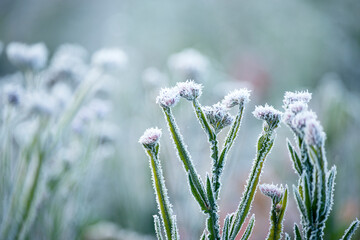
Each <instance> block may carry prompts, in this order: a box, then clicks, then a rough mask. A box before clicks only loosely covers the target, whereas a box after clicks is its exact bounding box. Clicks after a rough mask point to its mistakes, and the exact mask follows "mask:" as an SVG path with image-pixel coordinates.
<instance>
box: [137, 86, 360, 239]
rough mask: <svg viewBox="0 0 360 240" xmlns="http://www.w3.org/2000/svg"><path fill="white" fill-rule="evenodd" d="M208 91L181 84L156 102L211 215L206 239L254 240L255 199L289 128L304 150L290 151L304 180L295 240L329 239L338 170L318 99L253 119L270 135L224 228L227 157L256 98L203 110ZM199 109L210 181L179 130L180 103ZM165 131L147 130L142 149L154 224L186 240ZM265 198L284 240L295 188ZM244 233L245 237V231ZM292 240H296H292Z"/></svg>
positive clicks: (240, 95)
mask: <svg viewBox="0 0 360 240" xmlns="http://www.w3.org/2000/svg"><path fill="white" fill-rule="evenodd" d="M202 89H203V86H202V85H201V84H198V83H196V82H194V81H186V82H179V83H177V84H176V86H175V87H172V88H163V89H161V90H160V94H159V96H158V97H157V98H156V102H157V103H158V104H159V105H160V107H161V108H162V110H163V112H164V115H165V119H166V122H167V124H168V130H169V132H170V135H171V138H172V140H173V142H174V148H175V150H176V152H177V154H178V157H179V159H180V160H181V162H182V163H183V167H184V170H185V174H186V175H187V178H188V184H189V189H190V192H191V194H192V195H193V197H194V199H195V201H196V202H197V203H198V205H199V207H200V210H201V211H202V212H203V213H204V214H205V215H206V217H207V219H206V228H205V230H204V232H203V234H202V236H201V237H200V239H211V240H212V239H222V240H228V239H232V240H234V239H240V238H237V237H239V236H238V235H239V233H240V232H242V234H241V239H242V240H243V239H249V238H250V236H251V233H252V230H253V227H254V224H255V216H254V215H252V216H251V217H250V219H249V220H248V221H246V219H247V218H248V216H249V214H250V210H251V206H252V202H253V200H254V197H255V193H256V189H257V188H258V185H259V182H260V176H261V172H262V169H263V165H264V162H265V161H266V158H267V156H268V154H269V152H270V151H271V149H272V147H273V144H274V141H275V137H276V129H277V128H278V127H279V125H280V124H281V122H284V123H285V124H286V125H287V126H289V128H290V129H291V130H292V131H293V133H294V135H295V140H296V142H297V145H298V149H297V150H296V149H295V148H294V147H293V145H292V144H291V143H290V141H288V142H287V146H288V149H289V152H290V157H291V159H292V161H293V165H294V169H295V171H296V173H297V174H298V176H299V180H298V183H297V186H295V185H294V186H293V191H294V196H295V199H296V203H297V206H298V209H299V211H300V215H301V230H300V228H299V227H298V225H297V224H295V227H294V239H296V240H298V239H304V240H305V239H306V240H310V239H311V240H315V239H323V236H324V232H323V231H324V228H325V223H326V220H327V218H328V216H329V214H330V211H331V206H332V204H333V196H334V184H335V175H336V167H335V166H334V167H332V168H331V169H330V170H328V168H327V160H326V156H325V150H324V143H325V133H324V132H323V129H322V127H321V125H320V122H319V121H318V120H317V117H316V114H315V113H314V112H312V111H310V110H308V106H307V103H308V102H309V101H310V99H311V94H310V93H308V92H294V93H293V92H286V94H285V97H284V101H283V102H284V106H283V107H284V110H285V112H284V113H283V112H280V111H279V110H276V109H275V108H274V107H272V106H269V105H267V104H265V105H264V106H257V107H256V108H255V110H254V111H253V115H254V117H255V118H257V119H259V120H262V121H263V127H262V132H261V133H260V136H259V138H258V141H257V145H256V154H255V158H254V161H253V166H252V169H251V171H250V173H249V177H248V180H247V184H246V186H245V189H244V192H243V195H242V198H241V199H240V202H239V205H238V208H237V209H236V210H235V211H234V212H233V213H229V214H228V215H226V217H225V219H224V222H223V224H222V227H221V225H220V217H219V211H220V210H219V204H218V200H219V194H220V190H221V187H222V184H221V176H222V173H223V169H224V166H225V163H226V158H227V154H228V153H229V150H230V149H231V147H232V145H233V144H234V142H235V140H236V137H237V135H238V133H239V129H240V125H241V121H242V116H243V112H244V109H245V106H246V105H247V103H248V102H249V100H250V91H249V90H247V89H238V90H234V91H232V92H230V93H229V94H228V95H227V96H225V97H224V99H223V100H222V101H220V102H218V103H216V104H214V105H212V106H202V105H201V104H200V102H199V98H200V96H201V94H202ZM181 98H184V99H185V100H187V101H189V102H191V104H192V106H193V109H194V113H195V116H196V118H197V119H198V121H199V123H200V126H201V128H202V129H203V130H204V132H205V135H206V137H207V140H208V143H209V145H210V151H211V155H210V157H211V160H212V170H211V175H210V174H208V173H207V174H206V177H205V180H203V178H201V177H200V175H199V174H198V173H197V171H196V168H195V165H194V162H193V160H192V158H191V155H190V153H189V151H188V150H187V145H186V143H185V141H184V137H183V136H182V134H181V132H180V128H179V126H178V125H177V123H176V120H175V116H174V114H173V112H172V108H173V107H175V105H176V104H178V103H179V101H180V99H181ZM233 107H236V108H237V114H236V116H235V117H234V116H232V115H231V114H230V112H229V110H230V108H233ZM228 126H230V130H229V131H228V133H227V137H226V139H225V141H224V143H223V147H222V149H220V148H219V146H218V145H219V142H218V133H219V132H220V131H222V130H223V129H224V128H226V127H228ZM160 137H161V130H160V129H158V128H150V129H147V130H146V131H145V133H144V135H143V136H142V137H141V138H140V140H139V142H140V143H141V144H142V145H143V147H144V149H145V151H146V153H147V154H148V155H149V157H150V168H151V170H152V180H153V187H154V191H155V195H156V200H157V203H158V209H159V215H155V216H154V223H155V231H156V236H157V238H158V239H179V238H180V236H179V233H178V227H177V225H176V216H175V215H173V211H172V205H171V204H170V200H169V196H168V193H167V189H166V186H165V180H164V177H163V172H162V168H161V162H160V159H159V151H160ZM259 189H260V191H261V192H262V193H263V194H264V195H265V196H267V197H269V198H270V199H271V210H270V229H269V233H268V236H267V238H266V239H269V240H270V239H281V238H282V234H283V221H284V216H285V211H286V207H287V202H288V187H287V186H285V187H283V186H282V185H281V186H280V187H279V186H277V185H273V184H262V185H260V186H259ZM358 226H359V221H358V220H356V221H354V222H353V223H352V224H351V225H350V227H349V228H348V229H347V230H346V232H345V234H344V236H343V238H342V239H351V237H352V235H353V234H354V232H355V230H356V228H357V227H358ZM241 229H243V231H240V230H241ZM285 239H290V236H289V234H287V233H285Z"/></svg>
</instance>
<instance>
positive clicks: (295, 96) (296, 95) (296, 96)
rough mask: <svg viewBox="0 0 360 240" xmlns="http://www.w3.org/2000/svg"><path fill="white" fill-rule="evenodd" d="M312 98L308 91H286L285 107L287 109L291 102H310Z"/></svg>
mask: <svg viewBox="0 0 360 240" xmlns="http://www.w3.org/2000/svg"><path fill="white" fill-rule="evenodd" d="M310 100H311V93H309V92H308V91H296V92H285V96H284V100H283V103H284V105H283V107H284V109H287V108H288V107H289V105H290V104H292V103H295V102H303V103H308V102H309V101H310Z"/></svg>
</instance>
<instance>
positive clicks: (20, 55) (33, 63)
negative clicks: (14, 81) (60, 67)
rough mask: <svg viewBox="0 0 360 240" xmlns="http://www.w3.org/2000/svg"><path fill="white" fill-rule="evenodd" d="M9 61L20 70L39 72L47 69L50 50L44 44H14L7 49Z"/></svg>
mask: <svg viewBox="0 0 360 240" xmlns="http://www.w3.org/2000/svg"><path fill="white" fill-rule="evenodd" d="M6 54H7V57H8V59H9V61H10V62H11V63H12V64H13V65H14V66H16V67H18V68H20V69H24V70H25V69H31V70H35V71H38V70H40V69H42V68H44V67H45V65H46V62H47V58H48V49H47V48H46V46H45V44H44V43H36V44H33V45H27V44H24V43H19V42H12V43H10V44H9V45H8V46H7V48H6Z"/></svg>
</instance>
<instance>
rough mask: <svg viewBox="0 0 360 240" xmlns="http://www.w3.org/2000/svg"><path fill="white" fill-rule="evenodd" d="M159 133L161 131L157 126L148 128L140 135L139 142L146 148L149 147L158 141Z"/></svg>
mask: <svg viewBox="0 0 360 240" xmlns="http://www.w3.org/2000/svg"><path fill="white" fill-rule="evenodd" d="M161 134H162V132H161V129H159V128H148V129H146V130H145V132H144V134H143V135H142V136H141V137H140V139H139V143H141V144H142V145H143V146H144V147H145V148H146V149H151V148H153V147H154V146H156V144H157V143H158V142H159V139H160V137H161Z"/></svg>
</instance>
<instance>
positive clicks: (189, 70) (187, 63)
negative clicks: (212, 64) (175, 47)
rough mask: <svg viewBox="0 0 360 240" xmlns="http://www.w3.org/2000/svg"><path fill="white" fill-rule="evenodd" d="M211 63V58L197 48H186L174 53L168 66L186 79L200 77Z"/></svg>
mask: <svg viewBox="0 0 360 240" xmlns="http://www.w3.org/2000/svg"><path fill="white" fill-rule="evenodd" d="M208 65H209V60H208V59H207V58H206V57H205V56H204V55H202V54H201V53H200V52H199V51H197V50H195V49H191V48H190V49H185V50H183V51H181V52H179V53H176V54H173V55H171V56H170V58H169V60H168V66H169V68H170V69H171V70H173V71H174V72H176V73H178V74H180V75H182V76H183V77H184V78H185V79H198V77H199V76H201V75H202V74H203V73H204V72H206V69H207V67H208Z"/></svg>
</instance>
